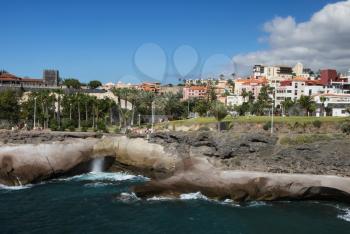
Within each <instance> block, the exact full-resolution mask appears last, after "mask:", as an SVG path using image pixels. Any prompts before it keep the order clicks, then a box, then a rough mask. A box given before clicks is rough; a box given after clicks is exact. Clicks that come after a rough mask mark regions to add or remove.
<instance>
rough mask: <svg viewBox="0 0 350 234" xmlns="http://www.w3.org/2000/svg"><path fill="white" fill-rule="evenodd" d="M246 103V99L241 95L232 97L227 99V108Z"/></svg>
mask: <svg viewBox="0 0 350 234" xmlns="http://www.w3.org/2000/svg"><path fill="white" fill-rule="evenodd" d="M243 102H244V98H243V97H242V96H240V95H230V96H227V97H226V105H227V106H240V105H242V104H243Z"/></svg>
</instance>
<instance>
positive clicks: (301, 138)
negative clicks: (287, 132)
mask: <svg viewBox="0 0 350 234" xmlns="http://www.w3.org/2000/svg"><path fill="white" fill-rule="evenodd" d="M331 139H336V137H335V136H333V135H328V134H325V135H324V134H300V135H297V136H292V137H287V136H286V137H283V138H281V140H280V144H281V145H302V144H308V143H313V142H318V141H329V140H331Z"/></svg>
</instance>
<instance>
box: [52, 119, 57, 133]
mask: <svg viewBox="0 0 350 234" xmlns="http://www.w3.org/2000/svg"><path fill="white" fill-rule="evenodd" d="M50 129H51V131H57V130H58V126H57V123H56V121H54V122H52V123H51V124H50Z"/></svg>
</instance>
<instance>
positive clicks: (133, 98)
mask: <svg viewBox="0 0 350 234" xmlns="http://www.w3.org/2000/svg"><path fill="white" fill-rule="evenodd" d="M128 99H129V100H130V101H131V122H130V125H131V126H133V125H134V118H135V110H136V104H137V102H138V100H139V92H138V91H137V90H136V89H130V91H129V93H128Z"/></svg>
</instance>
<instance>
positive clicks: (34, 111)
mask: <svg viewBox="0 0 350 234" xmlns="http://www.w3.org/2000/svg"><path fill="white" fill-rule="evenodd" d="M35 122H36V97H35V98H34V127H33V128H34V129H35Z"/></svg>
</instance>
